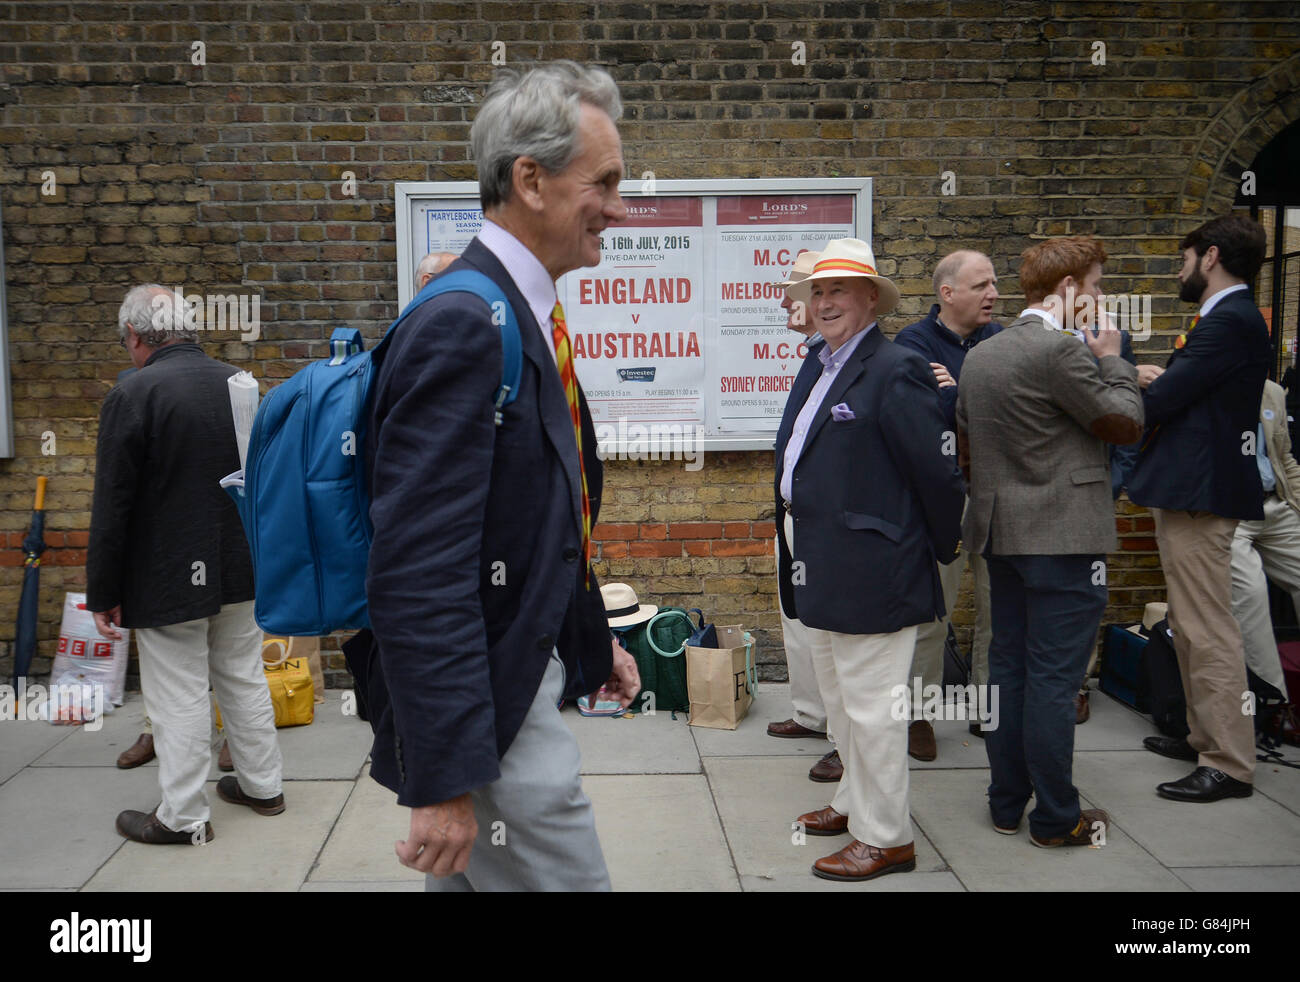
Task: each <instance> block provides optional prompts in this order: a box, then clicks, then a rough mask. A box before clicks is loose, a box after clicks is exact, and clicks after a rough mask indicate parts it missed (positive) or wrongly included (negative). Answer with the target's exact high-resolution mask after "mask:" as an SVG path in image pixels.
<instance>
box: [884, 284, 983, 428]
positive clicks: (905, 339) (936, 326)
mask: <svg viewBox="0 0 1300 982" xmlns="http://www.w3.org/2000/svg"><path fill="white" fill-rule="evenodd" d="M1001 330H1002V325H1001V324H997V323H993V322H990V323H988V324H985V325H984V326H983V327H981V328H979V329H978V330H975V331H972V332H971V335H970V336H969V337H966V338H963V337H960V336H959V335H957V334H956V333H955V332H953V331H952V330H950V329H949V328H947V327H944V326H943V325H942V324H940V323H939V305H938V304H937V303H936V304H933V305H931V307H930V312H929V313H928V314H926V315H925V316H924V317H922V318H921V319H920V320H919V321H917V322H916V323H915V324H908V325H907V327H905V328H903V329H902V330H901V331H899V332H898V334H896V335H895V336H894V343H895V344H901V345H902V346H903V347H904V348H911V349H912V350H913V351H915V352H917V353H918V354H919V355H920V356H921V357H922V358H924V359H925V360H926V361H927V362H938V363H939V364H940V365H942V366H943V367H944V368H946V369H948V374H949V375H951V376H952V380H953V381H954V382H958V383H960V381H961V366H962V364H963V363H964V362H965V361H966V353H967V352H968V351H970V349H971V348H973V347H975V345H977V344H979V343H980V342H981V341H984V340H987V339H988V338H991V337H993V335H995V334H997V333H998V332H999V331H1001ZM939 404H940V405H941V406H943V418H944V419H945V420H947V421H948V429H950V430H953V431H954V432H955V431H956V428H957V418H956V412H957V386H955V385H945V386H944V387H943V388H941V389H940V390H939Z"/></svg>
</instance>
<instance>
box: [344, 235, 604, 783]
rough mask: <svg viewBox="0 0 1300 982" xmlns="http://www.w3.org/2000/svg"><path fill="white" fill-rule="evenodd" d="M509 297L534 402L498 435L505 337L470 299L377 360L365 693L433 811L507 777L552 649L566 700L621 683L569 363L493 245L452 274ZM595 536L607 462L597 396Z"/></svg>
mask: <svg viewBox="0 0 1300 982" xmlns="http://www.w3.org/2000/svg"><path fill="white" fill-rule="evenodd" d="M458 269H475V270H478V271H480V272H482V273H485V274H486V275H487V276H489V277H490V278H491V279H492V280H493V281H494V282H496V283H497V284H498V285H499V286H500V287H501V288H502V290H504V291H505V294H506V297H507V298H508V299H509V301H510V304H511V306H512V307H513V308H514V311H515V316H516V318H517V319H518V321H519V331H520V334H521V337H522V340H523V351H524V361H523V372H522V376H521V378H520V384H519V395H518V397H517V398H516V399H515V401H514V402H513V403H511V404H510V405H508V406H506V407H505V410H504V422H503V424H502V425H501V426H500V427H497V426H495V425H494V424H493V408H494V407H493V403H492V397H493V395H494V393H495V391H496V389H497V386H498V385H499V384H500V381H501V365H502V350H501V341H500V329H499V328H498V327H496V326H495V325H494V324H493V323H492V318H491V311H490V310H489V308H488V306H487V304H486V303H485V302H483V301H481V300H478V299H477V298H467V297H466V295H465V294H455V293H453V294H444V295H442V296H439V297H435V298H434V299H432V300H430V301H428V302H427V303H425V304H424V305H423V306H422V307H421V308H420V309H419V310H418V311H417V312H416V313H414V314H412V315H411V317H410V318H409V319H408V320H407V321H405V322H404V323H403V324H402V325H401V326H400V327H399V328H398V330H397V332H396V333H395V335H394V336H393V337H392V338H391V340H390V341H389V343H388V344H387V345H386V346H385V348H384V349H382V350H380V351H378V352H377V354H378V355H379V356H380V357H379V358H378V359H377V364H376V374H375V380H374V388H373V402H372V408H371V414H370V431H369V432H370V434H372V436H370V437H369V438H368V439H367V441H366V442H367V450H368V458H369V463H370V471H369V473H370V478H371V483H370V487H371V506H370V517H371V520H372V522H373V523H374V543H373V545H372V546H371V550H370V561H369V565H368V568H367V577H366V597H367V600H368V602H369V608H370V620H371V625H372V629H373V634H374V644H373V645H372V646H371V647H370V650H369V652H368V654H367V656H366V657H365V658H364V668H363V672H362V674H364V675H367V676H368V678H366V679H365V680H364V681H363V680H362V679H361V678H358V682H357V684H358V685H363V684H364V694H365V702H366V704H367V709H368V713H369V718H370V720H371V724H372V725H373V726H374V727H375V743H374V749H373V750H372V751H371V757H372V766H371V774H372V776H373V777H374V778H375V779H376V780H377V781H379V783H380V784H383V785H384V786H385V787H388V788H390V789H392V790H394V791H396V792H397V796H398V797H397V800H398V803H399V804H402V805H407V806H411V807H417V806H421V805H431V804H436V803H439V802H443V801H446V800H448V799H450V798H454V797H456V796H457V795H460V794H462V793H464V792H466V791H470V790H473V789H474V788H477V787H481V786H483V785H485V784H488V783H490V782H492V781H494V780H496V779H497V778H498V777H499V776H500V768H499V761H500V758H501V757H502V756H504V755H505V753H506V751H507V750H508V749H509V747H510V744H511V742H512V741H513V740H514V737H515V735H516V734H517V733H518V731H519V727H520V725H521V724H522V722H523V719H524V716H525V715H526V714H527V712H528V709H529V707H530V706H531V705H532V702H533V699H534V697H535V696H536V694H537V689H538V687H539V685H540V684H541V679H542V675H543V673H544V672H545V671H546V666H547V663H548V661H549V659H550V656H551V652H552V649H558V651H559V654H560V658H561V660H562V661H563V662H564V666H565V670H566V680H567V681H566V685H565V690H564V691H565V696H566V697H569V698H572V697H575V696H578V695H581V694H586V693H590V692H592V691H594V690H596V689H597V688H599V687H600V686H601V685H602V684H603V683H604V682H605V681H606V680H607V679H608V678H609V675H610V670H611V663H612V655H611V646H610V633H609V627H608V624H607V622H606V620H605V610H604V605H603V603H602V601H601V595H600V590H599V587H598V584H597V583H596V578H595V576H594V575H593V574H592V572H591V570H590V567H589V566H588V565H587V564H586V563H585V562H583V561H582V557H581V544H582V498H581V483H580V478H579V470H578V454H577V444H576V441H575V439H574V433H573V423H572V421H571V417H570V415H569V409H568V403H567V401H566V400H565V396H564V389H563V386H562V385H561V383H560V377H559V373H558V372H557V371H556V368H555V360H554V358H553V356H552V355H551V352H550V350H549V348H548V346H547V345H546V342H545V340H544V338H543V336H542V334H541V333H540V329H539V327H538V324H537V320H536V318H535V317H534V316H533V314H532V312H531V311H530V310H529V307H528V304H527V302H526V301H525V300H524V297H523V295H522V294H521V293H520V292H519V289H518V288H517V287H516V286H515V284H514V281H513V280H512V279H511V278H510V275H509V274H508V273H507V272H506V270H505V268H504V267H503V266H502V265H501V263H500V262H499V261H498V260H497V258H496V256H494V255H493V254H492V253H491V252H490V251H489V250H488V249H487V248H486V247H485V246H483V245H482V244H481V243H480V242H479V241H478V240H477V239H475V240H474V241H472V242H471V243H470V244H469V246H468V247H467V248H466V249H465V253H464V255H463V256H462V257H461V258H460V259H459V260H458V261H456V262H455V263H453V264H452V265H451V266H450V267H449V269H448V272H452V271H455V270H458ZM582 446H583V459H584V462H585V466H586V473H587V486H588V491H589V497H590V500H591V512H592V522H593V524H594V522H595V520H596V516H597V514H598V511H599V508H600V495H601V464H600V461H599V459H598V458H597V456H596V434H595V429H594V428H593V426H592V422H591V416H590V413H589V412H588V410H587V404H586V400H585V398H584V399H582Z"/></svg>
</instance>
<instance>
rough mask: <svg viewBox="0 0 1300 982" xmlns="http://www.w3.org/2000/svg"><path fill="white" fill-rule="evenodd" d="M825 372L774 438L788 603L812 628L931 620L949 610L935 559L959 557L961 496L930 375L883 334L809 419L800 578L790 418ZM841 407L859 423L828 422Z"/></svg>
mask: <svg viewBox="0 0 1300 982" xmlns="http://www.w3.org/2000/svg"><path fill="white" fill-rule="evenodd" d="M821 372H822V364H821V360H820V359H819V358H818V357H817V356H816V355H815V354H813V353H810V354H809V356H808V358H807V359H805V361H804V364H803V366H802V367H801V368H800V370H799V374H798V375H797V376H796V377H795V381H794V386H793V387H792V389H791V391H790V398H789V400H788V401H787V403H786V407H785V414H784V416H783V417H782V419H781V427H780V429H779V430H778V431H777V437H776V483H775V488H776V515H777V523H776V527H777V533H778V549H779V556H780V559H779V566H778V579H779V583H780V592H781V606H782V608H783V609H784V610H785V612H786V614H787V616H790V617H797V618H799V620H801V621H802V622H803V623H805V624H807V625H808V626H809V627H815V628H819V629H821V630H826V631H839V632H841V633H845V634H885V633H889V632H892V631H897V630H901V629H902V628H904V627H908V626H909V625H912V624H926V623H929V622H930V621H932V620H934V619H935V618H936V617H937V616H940V615H942V614H944V613H945V610H944V604H943V590H942V589H941V587H940V584H939V571H938V567H937V566H936V565H935V561H936V558H937V559H938V561H939V562H943V563H949V562H952V560H953V559H954V558H955V557H956V552H957V544H958V540H959V538H960V536H961V528H960V524H961V512H962V504H963V501H964V496H965V492H964V488H963V482H962V477H961V474H960V473H959V472H958V470H957V466H956V456H955V450H956V447H955V441H951V440H949V439H947V438H946V436H945V433H944V430H945V424H944V419H943V412H942V410H941V409H940V407H939V395H938V391H937V389H938V387H937V386H936V384H935V381H934V372H933V371H932V370H931V368H930V366H929V365H928V364H926V362H925V361H924V360H923V359H922V358H921V357H920V356H919V355H917V354H916V353H915V352H912V351H908V350H907V349H906V348H903V347H901V346H899V345H896V344H893V343H892V342H890V341H889V340H888V339H887V338H885V336H884V335H883V334H882V333H881V332H880V328H879V327H876V328H873V329H872V330H871V332H870V333H869V334H867V336H866V337H864V338H863V339H862V340H861V341H860V342H859V343H858V347H857V348H856V350H854V352H853V353H852V354H851V355H850V356H849V359H848V361H847V362H846V363H845V364H844V367H843V368H842V369H841V370H840V373H839V375H838V376H837V377H836V379H835V384H834V385H832V386H831V388H830V390H829V391H828V392H827V393H826V398H825V399H823V400H822V403H821V406H820V408H819V409H818V411H817V414H816V416H815V417H814V418H813V422H812V426H811V427H810V428H809V430H808V437H807V440H806V441H805V443H804V448H803V452H802V454H801V455H800V457H799V462H798V464H797V465H796V466H795V470H794V474H793V475H792V477H793V481H792V493H793V497H794V501H793V505H794V507H793V509H792V516H793V518H794V537H795V548H796V551H797V552H798V554H799V556H798V558H799V561H800V563H801V564H802V568H801V569H800V570H798V571H797V575H796V571H795V570H794V568H793V566H792V558H791V555H790V545H789V543H788V542H786V539H785V531H784V521H783V519H784V515H785V512H784V506H783V503H782V499H781V475H782V472H783V470H784V465H785V448H786V444H787V443H788V442H789V441H790V434H791V432H792V431H793V429H794V421H795V419H796V417H797V416H798V415H799V411H800V410H801V409H802V408H803V406H804V403H805V402H807V401H808V394H809V392H810V391H811V390H812V388H813V386H814V385H815V384H816V382H817V379H818V377H819V376H820V375H821ZM838 403H847V404H848V406H849V408H850V410H851V411H852V412H853V414H854V417H855V418H853V419H851V420H847V421H843V422H841V421H836V420H832V419H831V407H832V406H834V405H837V404H838ZM949 443H953V446H952V447H949V446H948V444H949ZM945 450H948V451H949V452H948V453H945Z"/></svg>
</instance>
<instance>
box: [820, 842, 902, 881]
mask: <svg viewBox="0 0 1300 982" xmlns="http://www.w3.org/2000/svg"><path fill="white" fill-rule="evenodd" d="M913 845H914V844H913V843H911V842H909V843H908V844H907V845H905V846H894V847H893V848H892V849H880V848H878V847H876V846H869V845H867V844H866V843H865V842H859V841H858V840H857V839H854V840H853V841H852V842H850V843H849V844H848V845H847V846H845V847H844V848H843V849H841V850H840V851H839V852H837V853H835V854H834V855H833V856H823V857H822V858H821V859H819V860H817V862H815V863H813V867H812V871H813V874H814V875H815V876H820V877H821V878H822V879H823V880H847V881H849V882H851V883H857V882H860V881H862V880H871V879H874V878H875V877H877V876H884V875H885V874H886V873H910V872H911V871H912V870H914V869H916V850H915V849H914V848H913Z"/></svg>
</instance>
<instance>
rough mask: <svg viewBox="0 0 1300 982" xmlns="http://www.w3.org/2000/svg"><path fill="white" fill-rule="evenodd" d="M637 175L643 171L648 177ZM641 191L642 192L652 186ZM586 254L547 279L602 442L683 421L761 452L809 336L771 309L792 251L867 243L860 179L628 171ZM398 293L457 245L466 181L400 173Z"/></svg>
mask: <svg viewBox="0 0 1300 982" xmlns="http://www.w3.org/2000/svg"><path fill="white" fill-rule="evenodd" d="M646 183H648V182H646ZM651 190H652V191H653V193H645V192H649V191H651ZM620 193H621V194H622V195H623V197H624V203H625V204H626V205H627V208H628V217H627V220H626V221H623V222H620V223H619V224H618V225H611V226H610V227H609V228H607V229H606V230H605V232H604V234H603V235H602V239H601V261H600V264H599V265H598V266H593V267H590V268H587V269H578V270H574V271H572V272H570V273H567V274H565V275H564V276H563V277H561V278H560V280H559V282H558V283H557V284H556V288H557V292H558V294H559V299H560V302H561V303H562V304H563V305H564V311H565V318H566V320H567V322H568V327H569V334H570V336H571V338H572V343H573V354H574V366H575V368H576V370H577V374H578V378H579V380H580V381H581V383H582V387H583V391H584V392H585V393H586V395H587V401H588V403H589V405H590V407H591V413H592V420H593V422H594V423H595V424H596V428H597V434H598V438H599V439H600V440H601V442H602V444H603V445H605V449H606V451H607V452H609V453H611V454H612V453H615V452H617V448H618V447H621V448H623V449H626V446H627V445H628V443H629V442H631V443H633V444H636V443H637V441H638V440H645V439H646V438H647V436H648V437H649V439H651V440H654V439H655V438H656V435H658V436H659V437H660V438H661V439H663V440H665V441H666V440H667V439H668V437H669V434H671V433H675V432H681V433H689V434H691V435H692V436H693V437H694V438H695V439H696V441H697V443H699V444H700V448H701V449H707V450H763V449H766V450H770V449H771V448H772V445H773V441H774V438H775V436H776V430H777V426H778V425H779V424H780V421H781V413H782V410H783V408H784V406H785V401H786V397H787V395H788V394H789V389H790V385H791V383H793V381H794V377H795V374H796V373H797V372H798V370H799V366H800V364H801V362H802V360H803V355H804V354H805V352H806V349H805V348H804V347H803V345H802V340H803V339H802V337H801V336H800V335H798V334H797V333H795V332H793V331H791V330H789V329H788V328H787V327H786V326H785V324H786V314H785V311H783V310H782V309H781V306H780V304H781V296H782V291H781V289H780V288H779V287H777V286H775V284H776V283H777V282H779V281H780V280H783V279H785V277H786V274H787V273H788V272H789V270H790V267H791V265H792V264H793V263H794V260H795V257H796V256H798V255H799V253H800V252H802V251H804V250H808V249H812V250H818V249H821V248H822V247H823V246H824V245H825V244H826V242H828V241H829V240H831V239H838V238H844V237H846V236H851V237H854V238H859V239H864V240H866V241H868V242H869V241H871V179H870V178H820V179H807V180H793V179H791V180H736V181H729V180H707V181H658V182H655V183H654V186H653V188H649V187H645V185H644V184H643V182H640V181H624V182H623V186H622V187H620ZM396 210H397V269H398V297H399V299H400V301H401V304H402V306H403V307H404V306H405V305H406V304H407V303H408V302H409V301H410V299H411V297H412V296H414V294H415V267H416V265H417V264H418V263H419V261H420V259H421V257H423V256H424V255H425V253H428V252H454V253H459V252H461V251H462V250H463V249H464V248H465V246H466V245H467V244H468V243H469V241H470V239H472V238H473V237H474V236H475V235H476V234H477V233H478V230H479V228H480V227H481V225H482V222H483V214H482V211H481V210H480V208H479V199H478V184H477V183H475V182H472V181H465V182H454V183H452V182H436V183H420V184H416V183H409V184H398V185H397V186H396Z"/></svg>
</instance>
